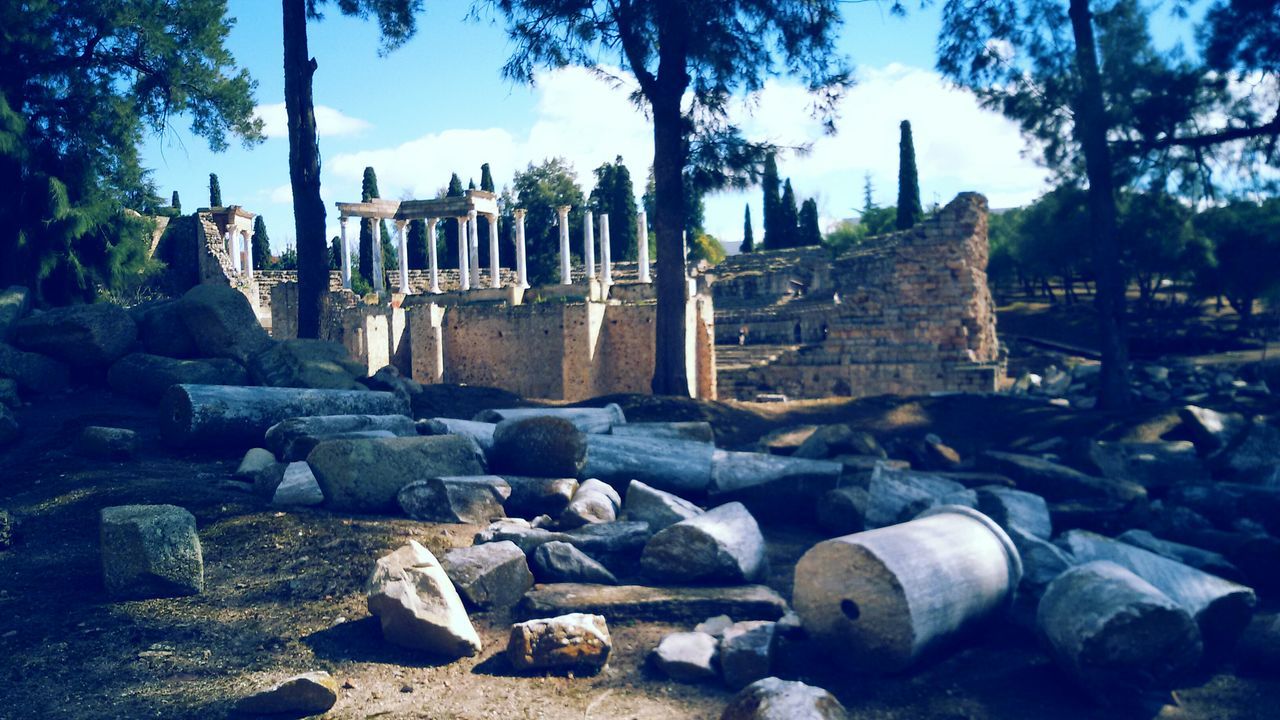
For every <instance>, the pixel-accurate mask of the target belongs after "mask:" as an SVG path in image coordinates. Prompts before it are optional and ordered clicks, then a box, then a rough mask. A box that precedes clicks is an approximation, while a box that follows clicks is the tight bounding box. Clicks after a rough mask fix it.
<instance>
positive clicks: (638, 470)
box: [580, 434, 716, 494]
mask: <svg viewBox="0 0 1280 720" xmlns="http://www.w3.org/2000/svg"><path fill="white" fill-rule="evenodd" d="M586 437H587V464H586V466H585V467H584V468H583V471H582V474H581V475H580V477H593V478H596V479H598V480H601V481H603V482H606V483H609V484H610V485H613V486H614V487H626V486H627V483H630V482H631V481H632V480H639V481H641V482H643V483H645V484H647V485H650V486H652V487H656V488H660V489H662V490H667V491H669V492H679V493H685V492H692V493H698V494H702V493H704V492H706V490H707V486H708V485H709V484H710V483H711V466H712V457H713V456H714V455H715V453H716V449H715V446H714V445H710V444H708V443H702V442H690V441H688V440H660V439H655V438H651V437H644V436H640V435H630V436H626V435H597V434H588V435H587V436H586Z"/></svg>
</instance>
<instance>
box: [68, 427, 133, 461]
mask: <svg viewBox="0 0 1280 720" xmlns="http://www.w3.org/2000/svg"><path fill="white" fill-rule="evenodd" d="M72 449H73V450H74V451H75V452H76V454H77V455H80V456H82V457H87V458H91V459H94V460H115V461H124V460H130V459H132V458H133V456H134V455H135V454H136V453H137V452H138V433H136V432H134V431H132V430H128V429H125V428H113V427H101V426H97V425H90V426H89V427H86V428H84V429H83V430H81V431H80V436H79V437H77V438H76V442H75V445H74V446H73V448H72Z"/></svg>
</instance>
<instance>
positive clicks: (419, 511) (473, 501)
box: [396, 475, 511, 525]
mask: <svg viewBox="0 0 1280 720" xmlns="http://www.w3.org/2000/svg"><path fill="white" fill-rule="evenodd" d="M510 494H511V488H510V486H508V485H507V483H506V481H505V480H503V479H502V478H500V477H498V476H496V475H476V476H469V477H436V478H427V479H425V480H416V481H414V482H411V483H409V484H408V485H405V486H404V487H402V488H400V492H399V493H397V494H396V502H397V503H398V504H399V505H400V509H401V510H403V511H404V514H405V515H408V516H409V517H411V518H413V519H415V520H428V521H431V522H444V523H471V524H475V525H484V524H488V523H490V522H492V521H494V520H498V519H501V518H505V517H506V516H507V515H506V512H504V511H503V509H502V503H503V501H504V500H505V499H506V498H507V496H508V495H510Z"/></svg>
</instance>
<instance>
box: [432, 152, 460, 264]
mask: <svg viewBox="0 0 1280 720" xmlns="http://www.w3.org/2000/svg"><path fill="white" fill-rule="evenodd" d="M463 192H464V191H463V189H462V181H461V180H459V179H458V173H452V174H451V175H450V176H449V189H448V190H446V191H445V197H462V194H463ZM440 224H441V225H443V226H444V247H443V248H440V249H441V250H442V251H443V252H440V253H439V255H437V258H436V259H437V260H439V261H440V263H442V265H443V267H447V268H456V267H458V223H457V222H454V221H453V220H452V219H449V218H445V219H444V220H441V221H440Z"/></svg>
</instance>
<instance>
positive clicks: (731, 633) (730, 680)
mask: <svg viewBox="0 0 1280 720" xmlns="http://www.w3.org/2000/svg"><path fill="white" fill-rule="evenodd" d="M774 630H775V623H772V622H769V621H765V620H752V621H747V622H738V623H734V624H733V625H730V626H729V627H727V628H725V630H724V633H723V634H722V635H721V637H720V674H721V675H722V676H723V678H724V684H725V685H727V686H728V687H729V689H730V690H741V689H742V688H744V687H746V686H747V685H750V684H751V683H753V682H755V681H757V680H761V679H763V678H766V677H769V675H770V674H771V672H772V668H773V648H774V635H775V633H774Z"/></svg>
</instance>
